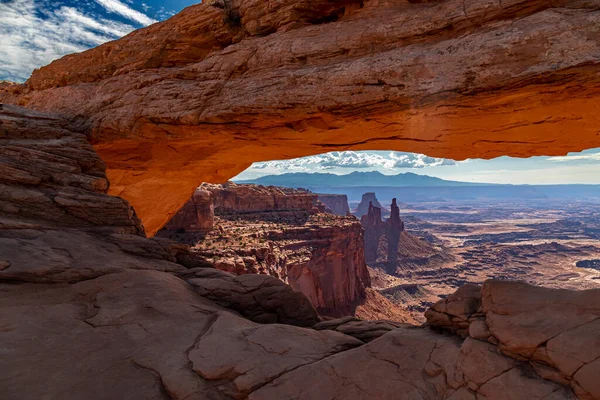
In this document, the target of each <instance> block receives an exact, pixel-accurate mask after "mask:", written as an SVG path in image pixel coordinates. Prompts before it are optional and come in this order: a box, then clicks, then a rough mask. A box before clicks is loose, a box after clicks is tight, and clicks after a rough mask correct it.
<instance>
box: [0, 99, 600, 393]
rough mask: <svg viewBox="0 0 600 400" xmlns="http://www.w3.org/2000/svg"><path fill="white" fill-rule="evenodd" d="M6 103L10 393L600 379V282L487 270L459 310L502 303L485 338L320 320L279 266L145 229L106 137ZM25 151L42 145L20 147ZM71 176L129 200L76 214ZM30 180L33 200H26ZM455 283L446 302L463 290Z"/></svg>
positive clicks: (522, 388) (513, 384) (5, 314)
mask: <svg viewBox="0 0 600 400" xmlns="http://www.w3.org/2000/svg"><path fill="white" fill-rule="evenodd" d="M2 111H3V113H2V114H0V115H1V116H2V119H1V120H0V121H1V122H2V124H0V129H1V132H2V135H3V137H2V138H0V140H2V141H3V142H2V143H3V144H5V146H2V147H1V148H2V149H3V150H5V149H7V150H5V152H4V153H2V156H1V157H0V166H1V168H2V171H3V172H4V174H3V179H4V180H3V184H4V185H5V187H4V188H3V191H2V195H3V196H4V197H3V198H2V199H3V200H2V201H3V203H2V207H4V208H3V214H2V218H3V219H2V224H1V225H0V246H2V247H1V248H0V249H1V252H0V257H1V261H0V268H1V269H2V270H3V271H1V272H0V315H1V316H2V318H1V319H0V339H1V343H2V349H3V350H2V363H1V365H0V393H2V394H3V396H4V397H6V398H9V399H30V398H67V399H69V398H74V399H79V398H85V399H92V400H95V399H107V398H110V399H114V398H123V397H126V398H144V399H164V398H173V399H188V400H191V399H198V400H200V399H231V398H235V399H287V398H298V399H317V400H320V399H323V400H332V399H335V398H340V396H342V397H346V398H352V399H357V400H362V399H374V398H377V399H384V400H385V399H395V398H397V397H398V394H399V393H402V394H403V396H405V397H406V398H412V397H415V398H426V399H447V398H454V399H456V398H466V399H475V398H477V397H479V398H481V397H484V398H489V399H493V400H495V399H498V400H499V399H507V398H508V399H511V398H514V399H520V398H529V399H570V398H574V392H573V390H575V393H576V394H577V395H578V396H579V397H580V398H582V399H591V398H595V397H598V394H597V386H596V384H597V379H595V371H597V366H596V364H597V361H598V355H597V354H595V353H594V351H595V349H596V348H598V346H595V344H594V343H595V342H594V341H595V340H596V339H597V329H596V328H595V326H596V322H597V321H598V309H599V306H598V305H597V304H596V303H597V300H598V298H600V296H599V295H598V293H597V290H595V291H585V292H572V291H552V290H546V289H540V288H533V287H531V286H528V285H522V284H516V285H515V284H508V283H505V282H491V283H486V286H485V287H484V289H483V296H482V299H481V304H482V306H481V307H482V311H480V310H479V307H478V308H477V309H476V310H475V311H476V312H475V313H473V312H472V311H473V308H469V307H471V303H470V300H469V303H468V306H466V307H463V309H464V312H463V313H462V314H460V313H459V312H457V311H452V312H454V313H458V314H459V315H458V316H459V317H461V320H466V321H469V322H470V321H471V318H472V317H476V318H478V319H481V315H479V314H481V313H485V321H484V322H485V324H486V326H487V328H488V330H489V332H490V334H488V333H487V332H485V330H483V329H480V332H481V333H480V334H475V333H474V334H473V336H477V337H480V338H482V340H479V339H475V338H469V339H467V340H466V341H464V342H462V341H461V340H460V339H459V337H458V336H456V335H452V334H440V333H437V332H435V331H433V330H430V329H428V328H426V327H407V326H404V325H399V324H395V323H388V322H375V323H373V322H364V321H358V320H355V319H345V320H341V321H319V322H318V320H319V318H318V316H316V314H315V311H314V309H313V308H312V307H311V306H310V304H309V303H308V300H307V299H306V298H304V297H303V296H302V294H300V293H298V292H294V291H293V290H291V289H290V288H289V287H287V286H285V285H284V284H283V283H281V282H279V281H278V280H277V279H275V278H273V277H270V276H258V275H253V276H244V277H236V276H233V275H231V274H227V273H224V272H221V271H217V270H214V269H209V268H199V267H198V266H197V265H194V263H193V261H194V259H193V258H191V256H192V255H191V254H189V253H186V249H185V246H182V245H178V244H174V243H171V242H169V241H167V240H165V239H147V238H145V237H143V235H141V232H140V229H139V225H138V224H137V223H136V220H135V218H134V216H133V214H132V212H131V209H130V208H129V207H128V206H127V205H126V203H125V202H124V201H123V200H121V199H114V198H113V199H107V198H110V197H109V196H107V195H106V194H104V193H103V191H104V190H105V189H99V188H98V186H96V185H92V184H90V182H100V183H101V182H103V179H105V178H104V177H103V175H102V172H101V171H102V168H101V166H100V165H99V164H97V165H98V167H95V168H91V167H90V166H89V165H90V164H89V163H90V162H94V160H95V157H94V153H93V151H91V150H90V151H87V148H86V145H85V142H84V141H80V140H78V138H79V136H78V135H79V134H77V133H76V132H75V131H74V130H72V128H71V127H70V126H69V125H68V124H66V123H65V122H64V121H63V120H61V119H60V118H55V117H51V116H48V115H42V114H39V113H33V114H29V113H28V112H27V111H24V110H20V109H15V108H8V111H7V110H6V109H5V110H2ZM63 146H64V147H63ZM36 152H37V153H36ZM24 153H27V154H32V153H33V154H37V156H38V157H39V158H37V159H36V160H37V162H36V163H33V164H32V163H29V164H27V163H23V162H22V157H20V156H16V157H12V156H11V155H12V154H24ZM79 154H85V156H84V157H82V158H81V159H79V158H78V155H79ZM32 165H33V166H34V167H36V168H34V167H32ZM38 168H39V169H38ZM86 171H87V173H86ZM92 172H93V173H92ZM63 192H65V193H70V194H74V195H72V196H70V198H71V199H74V198H75V199H78V198H84V199H93V201H99V202H101V203H108V204H113V203H114V204H120V206H119V207H118V208H106V209H105V208H98V209H97V210H95V211H96V212H95V215H94V218H83V217H82V215H86V214H80V213H77V214H72V213H71V211H70V210H71V209H73V208H72V207H73V205H72V204H73V203H69V207H66V209H65V210H64V211H63V212H62V213H60V214H58V215H52V214H50V215H47V216H45V215H43V214H42V213H41V212H40V207H39V204H40V203H41V202H42V203H43V204H49V209H50V210H54V208H52V201H55V202H56V201H57V200H56V198H57V197H60V196H61V194H60V193H63ZM23 193H26V194H27V195H28V196H29V197H25V198H26V199H28V200H27V201H23V202H21V203H17V202H16V201H14V199H15V198H17V197H19V196H20V197H21V198H23ZM86 196H87V197H86ZM60 201H61V200H58V203H57V204H61V203H60ZM55 207H58V206H55ZM104 210H106V213H107V214H106V215H103V214H102V212H103V211H104ZM328 217H329V218H334V216H328ZM339 218H343V217H339ZM128 232H129V233H128ZM131 232H133V233H131ZM181 255H186V256H188V257H190V259H188V260H187V261H186V262H182V261H180V260H182V259H183V258H181V257H179V256H181ZM15 281H17V282H19V283H20V284H14V283H15ZM469 293H471V291H470V290H469ZM456 297H457V298H463V297H465V296H461V295H457V296H456ZM467 297H469V296H467ZM470 297H473V296H470ZM452 301H453V299H449V300H448V301H447V302H446V305H445V306H444V308H443V309H440V311H438V312H447V311H449V310H457V309H460V308H461V307H454V306H452V305H451V304H449V303H451V302H452ZM476 314H477V315H476ZM557 316H558V318H557ZM248 318H250V319H253V320H256V321H260V322H261V323H256V322H253V321H251V320H249V319H248ZM271 322H273V323H271ZM313 322H317V323H316V324H315V325H313V326H315V329H312V328H307V327H299V326H294V325H303V326H310V325H311V324H313ZM470 328H471V327H470V325H469V332H470V331H471V329H470ZM474 332H477V330H475V329H474ZM492 337H495V338H496V339H497V341H498V346H496V345H495V344H493V342H495V340H492V339H491V338H492ZM490 342H491V343H490ZM498 349H500V350H502V351H503V352H504V353H506V354H502V353H500V352H498ZM533 361H535V363H539V364H540V365H537V364H534V363H533ZM544 363H545V364H544ZM365 365H368V366H369V368H364V366H365ZM32 366H35V368H32ZM557 371H558V373H557ZM315 377H318V379H315ZM561 377H562V378H565V381H564V382H562V383H558V382H559V381H560V378H561ZM542 378H544V379H542Z"/></svg>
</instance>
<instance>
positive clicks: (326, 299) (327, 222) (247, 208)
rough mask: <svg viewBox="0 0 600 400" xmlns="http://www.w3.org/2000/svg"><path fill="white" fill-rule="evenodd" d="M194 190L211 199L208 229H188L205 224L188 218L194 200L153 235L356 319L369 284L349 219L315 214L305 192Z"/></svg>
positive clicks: (232, 187)
mask: <svg viewBox="0 0 600 400" xmlns="http://www.w3.org/2000/svg"><path fill="white" fill-rule="evenodd" d="M199 191H202V192H208V193H210V198H211V199H212V200H211V201H212V203H213V208H214V214H215V216H216V217H213V219H214V223H215V226H214V229H213V230H212V231H203V232H204V233H203V234H201V235H198V234H197V233H198V230H194V229H192V230H189V231H188V230H187V227H190V226H192V227H194V226H197V225H202V224H203V222H195V219H198V218H199V219H200V220H201V221H204V219H205V215H204V214H198V213H195V212H192V213H190V212H187V210H191V209H194V207H195V205H196V204H197V200H195V199H194V198H192V199H191V200H190V201H189V202H188V203H186V205H185V206H184V207H183V209H182V210H181V211H180V212H179V213H178V214H177V215H176V216H175V218H174V219H173V220H172V221H170V222H169V224H167V228H168V229H164V230H162V231H161V232H159V236H166V237H171V238H176V239H178V240H181V241H185V242H188V243H189V244H192V245H194V247H193V249H192V252H193V253H194V254H195V255H197V256H199V258H202V259H203V260H206V262H208V263H210V264H212V265H214V266H215V267H216V268H218V269H221V270H224V271H228V272H232V273H235V274H239V275H243V274H268V275H271V276H274V277H276V278H278V279H280V280H281V281H282V282H285V283H287V284H289V285H291V287H292V288H294V289H295V290H296V291H298V292H301V293H303V294H304V295H305V296H306V297H308V299H309V300H310V302H311V303H312V304H313V306H314V307H315V308H316V309H317V310H318V311H319V312H320V313H322V314H325V315H334V316H340V315H347V314H354V311H355V309H356V307H357V306H358V305H360V304H362V303H364V302H365V300H366V298H367V297H366V292H365V289H366V288H367V287H369V286H370V279H369V272H368V270H367V265H366V264H365V257H364V248H363V247H364V246H363V232H362V228H361V225H360V223H359V222H358V221H357V220H356V219H355V218H354V217H345V216H344V217H342V216H337V215H331V214H326V213H323V212H319V210H318V207H316V208H315V206H314V204H313V203H315V202H316V201H317V196H316V195H314V194H312V193H310V192H307V191H305V190H295V189H286V188H281V187H275V186H269V187H264V186H258V185H247V184H240V185H238V184H234V183H227V184H225V185H214V184H206V183H205V184H202V185H201V186H200V188H199ZM196 193H198V191H197V192H196ZM203 198H204V197H203ZM322 208H323V210H321V211H324V207H322ZM182 217H185V218H189V220H187V219H182ZM382 315H383V314H382Z"/></svg>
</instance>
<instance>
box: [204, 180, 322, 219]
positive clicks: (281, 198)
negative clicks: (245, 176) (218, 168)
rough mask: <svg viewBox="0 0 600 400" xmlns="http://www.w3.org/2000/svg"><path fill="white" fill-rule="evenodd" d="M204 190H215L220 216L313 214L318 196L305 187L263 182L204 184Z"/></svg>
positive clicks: (216, 210)
mask: <svg viewBox="0 0 600 400" xmlns="http://www.w3.org/2000/svg"><path fill="white" fill-rule="evenodd" d="M201 188H202V189H204V190H208V191H210V192H212V194H213V196H214V200H213V202H214V205H215V213H216V214H217V215H229V214H235V215H242V214H249V215H250V214H254V215H260V214H268V213H277V214H278V215H283V214H284V213H290V214H292V215H293V214H294V213H296V214H299V215H301V214H303V213H310V212H311V210H312V207H313V203H314V202H316V200H317V196H316V195H314V194H312V193H310V192H307V191H303V190H295V189H288V188H283V187H275V186H269V187H264V186H260V185H237V184H235V183H232V182H227V183H225V184H223V185H211V184H206V183H205V184H203V185H202V186H201Z"/></svg>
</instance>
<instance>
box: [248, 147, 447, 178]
mask: <svg viewBox="0 0 600 400" xmlns="http://www.w3.org/2000/svg"><path fill="white" fill-rule="evenodd" d="M455 164H456V161H454V160H448V159H444V158H434V157H428V156H426V155H423V154H413V153H401V152H395V151H390V152H381V151H337V152H332V153H326V154H319V155H316V156H309V157H302V158H296V159H292V160H278V161H267V162H261V163H254V164H253V165H252V167H250V168H249V170H255V171H256V172H259V171H260V172H266V171H268V173H269V174H273V173H284V172H323V171H331V170H342V169H348V170H361V169H365V170H379V171H385V170H388V171H395V170H398V169H403V168H411V169H415V168H426V167H437V166H442V165H455Z"/></svg>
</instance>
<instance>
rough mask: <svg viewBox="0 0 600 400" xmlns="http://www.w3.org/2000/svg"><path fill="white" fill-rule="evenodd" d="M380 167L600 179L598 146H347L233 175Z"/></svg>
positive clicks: (493, 179) (487, 177) (462, 176)
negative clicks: (458, 149) (552, 152)
mask: <svg viewBox="0 0 600 400" xmlns="http://www.w3.org/2000/svg"><path fill="white" fill-rule="evenodd" d="M353 171H379V172H381V173H383V174H386V175H392V174H398V173H400V172H413V173H416V174H423V175H430V176H436V177H439V178H443V179H448V180H457V181H463V182H488V183H507V184H564V183H586V184H600V149H593V150H586V151H583V152H581V153H569V155H568V156H561V157H531V158H512V157H499V158H495V159H492V160H480V159H472V160H466V161H461V162H456V161H453V160H447V159H443V158H433V157H427V156H425V155H422V154H413V153H400V152H393V151H356V152H354V151H345V152H333V153H325V154H320V155H316V156H310V157H304V158H297V159H293V160H285V161H268V162H264V163H254V164H253V165H252V166H251V167H250V168H248V169H247V170H246V171H244V172H243V173H241V174H240V175H238V176H237V177H236V178H235V179H254V178H258V177H260V176H263V175H270V174H281V173H285V172H328V173H334V174H348V173H350V172H353Z"/></svg>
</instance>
